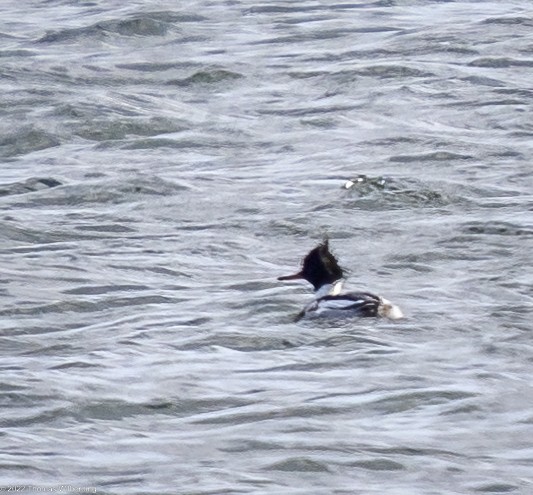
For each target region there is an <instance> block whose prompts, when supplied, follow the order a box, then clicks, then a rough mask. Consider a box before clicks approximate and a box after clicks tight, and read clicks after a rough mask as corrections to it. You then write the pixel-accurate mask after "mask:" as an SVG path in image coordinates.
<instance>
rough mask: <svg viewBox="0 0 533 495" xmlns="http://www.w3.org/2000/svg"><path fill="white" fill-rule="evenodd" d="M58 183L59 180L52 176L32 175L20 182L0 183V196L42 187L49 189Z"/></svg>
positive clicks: (32, 190) (38, 189) (59, 183)
mask: <svg viewBox="0 0 533 495" xmlns="http://www.w3.org/2000/svg"><path fill="white" fill-rule="evenodd" d="M60 185H61V182H59V181H58V180H56V179H54V178H52V177H45V178H37V177H32V178H30V179H27V180H24V181H21V182H13V183H11V184H0V196H11V195H13V194H25V193H31V192H35V191H41V190H43V189H50V188H52V187H57V186H60Z"/></svg>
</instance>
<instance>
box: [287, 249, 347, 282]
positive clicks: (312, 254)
mask: <svg viewBox="0 0 533 495" xmlns="http://www.w3.org/2000/svg"><path fill="white" fill-rule="evenodd" d="M342 275H343V272H342V268H341V267H340V266H339V264H338V263H337V260H336V259H335V256H333V254H331V252H330V250H329V243H328V240H327V239H325V240H324V241H323V242H322V244H319V245H318V246H317V247H316V248H314V249H312V250H311V251H309V253H308V254H307V256H306V257H305V258H304V260H303V262H302V269H301V270H300V271H299V272H298V273H295V274H294V275H287V276H284V277H278V280H296V279H304V280H307V281H308V282H309V283H311V284H312V285H313V287H314V289H315V290H318V289H320V288H321V287H322V286H324V285H326V284H332V283H334V282H336V281H337V280H340V279H341V278H342Z"/></svg>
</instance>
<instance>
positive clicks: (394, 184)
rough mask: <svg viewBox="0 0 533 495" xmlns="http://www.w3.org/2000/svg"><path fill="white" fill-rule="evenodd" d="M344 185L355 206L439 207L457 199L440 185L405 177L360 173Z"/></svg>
mask: <svg viewBox="0 0 533 495" xmlns="http://www.w3.org/2000/svg"><path fill="white" fill-rule="evenodd" d="M343 188H344V189H346V190H348V191H349V196H348V197H349V199H351V200H352V201H354V202H355V205H356V206H357V207H358V208H361V207H363V208H364V207H365V205H366V208H365V209H375V208H377V209H379V205H380V204H381V206H386V207H387V208H412V207H415V206H418V207H424V206H425V207H438V206H444V205H447V204H449V203H451V202H454V201H458V200H459V198H457V197H454V196H452V195H451V194H449V193H447V192H445V191H444V190H442V187H441V186H438V187H436V186H435V185H429V184H425V183H423V182H422V181H420V180H417V179H408V178H401V179H399V178H394V179H393V178H389V177H367V176H366V175H359V176H357V177H355V178H353V179H350V180H348V181H346V182H345V184H344V186H343Z"/></svg>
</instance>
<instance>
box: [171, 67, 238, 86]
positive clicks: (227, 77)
mask: <svg viewBox="0 0 533 495" xmlns="http://www.w3.org/2000/svg"><path fill="white" fill-rule="evenodd" d="M243 77H244V76H243V75H242V74H239V73H237V72H232V71H229V70H226V69H212V70H202V71H198V72H195V73H194V74H193V75H191V76H189V77H186V78H184V79H172V80H170V81H168V82H167V84H169V85H172V86H184V87H188V86H195V85H200V84H217V83H221V82H226V81H234V80H236V79H241V78H243Z"/></svg>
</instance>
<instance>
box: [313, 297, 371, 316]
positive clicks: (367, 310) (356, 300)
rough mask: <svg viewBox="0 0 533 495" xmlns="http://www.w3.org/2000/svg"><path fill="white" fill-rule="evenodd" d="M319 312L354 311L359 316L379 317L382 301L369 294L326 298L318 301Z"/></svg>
mask: <svg viewBox="0 0 533 495" xmlns="http://www.w3.org/2000/svg"><path fill="white" fill-rule="evenodd" d="M317 303H318V307H317V312H324V311H352V312H355V313H357V314H358V315H359V316H377V315H378V307H379V305H380V303H381V299H380V298H379V297H378V296H375V295H374V294H370V293H368V292H359V293H349V294H342V295H338V296H324V297H321V298H320V299H318V301H317Z"/></svg>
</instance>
